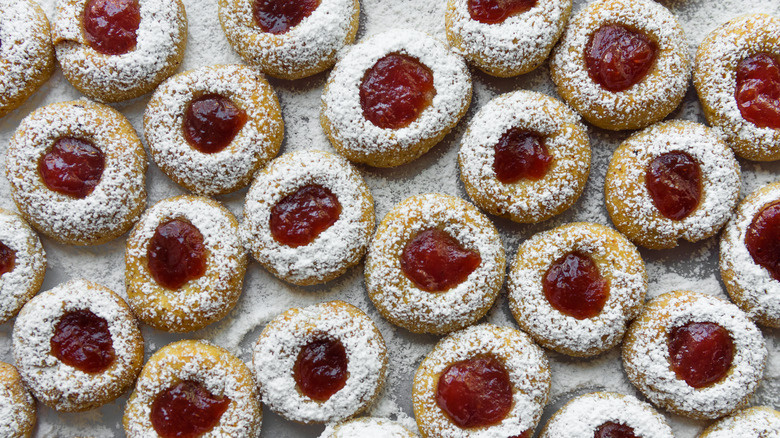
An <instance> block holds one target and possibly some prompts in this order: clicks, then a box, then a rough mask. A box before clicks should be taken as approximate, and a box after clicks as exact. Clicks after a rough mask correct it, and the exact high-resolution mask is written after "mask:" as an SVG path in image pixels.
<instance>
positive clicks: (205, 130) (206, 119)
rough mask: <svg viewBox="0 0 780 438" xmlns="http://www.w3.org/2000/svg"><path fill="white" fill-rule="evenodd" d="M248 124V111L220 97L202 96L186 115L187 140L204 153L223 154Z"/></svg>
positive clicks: (188, 109)
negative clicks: (221, 152)
mask: <svg viewBox="0 0 780 438" xmlns="http://www.w3.org/2000/svg"><path fill="white" fill-rule="evenodd" d="M245 123H246V112H245V111H244V110H242V109H241V108H239V107H237V106H236V105H235V104H234V103H233V101H232V100H230V99H228V98H227V97H223V96H220V95H219V94H207V95H205V96H201V97H199V98H197V99H195V100H193V101H192V102H190V104H189V105H188V106H187V110H186V111H185V113H184V123H183V128H184V138H185V139H186V140H187V143H189V144H190V146H192V147H194V148H195V149H197V150H199V151H201V152H203V153H204V154H214V153H217V152H220V151H222V150H223V149H225V148H226V147H227V145H229V144H230V142H232V141H233V138H235V137H236V134H238V131H240V130H241V128H243V127H244V124H245Z"/></svg>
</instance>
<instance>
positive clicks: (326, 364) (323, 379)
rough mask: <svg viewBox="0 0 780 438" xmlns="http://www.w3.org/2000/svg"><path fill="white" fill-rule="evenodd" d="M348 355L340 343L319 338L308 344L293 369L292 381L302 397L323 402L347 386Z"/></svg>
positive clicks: (335, 340)
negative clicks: (296, 385) (293, 380)
mask: <svg viewBox="0 0 780 438" xmlns="http://www.w3.org/2000/svg"><path fill="white" fill-rule="evenodd" d="M348 364H349V359H347V352H346V350H345V349H344V345H342V344H341V341H339V340H338V339H329V338H319V339H315V340H313V341H311V342H309V343H308V344H306V345H305V346H304V347H303V348H302V349H301V352H300V353H298V358H297V359H296V360H295V365H294V367H293V378H294V379H295V383H297V384H298V389H300V391H301V392H302V393H303V395H305V396H307V397H309V398H310V399H312V400H316V401H320V402H324V401H327V400H328V399H330V398H331V396H333V394H335V393H337V392H339V391H340V390H341V389H342V388H343V387H344V385H346V383H347V377H348V374H347V365H348Z"/></svg>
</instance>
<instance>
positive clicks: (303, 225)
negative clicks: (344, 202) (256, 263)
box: [269, 184, 341, 248]
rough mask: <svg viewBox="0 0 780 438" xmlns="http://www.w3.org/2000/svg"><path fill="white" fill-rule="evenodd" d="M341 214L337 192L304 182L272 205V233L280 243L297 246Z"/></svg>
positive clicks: (315, 235)
mask: <svg viewBox="0 0 780 438" xmlns="http://www.w3.org/2000/svg"><path fill="white" fill-rule="evenodd" d="M340 216H341V203H340V202H339V200H338V198H337V197H336V195H334V194H333V192H331V191H330V189H328V188H327V187H323V186H321V185H316V184H312V185H308V186H303V187H301V188H300V189H298V190H296V191H295V192H294V193H292V194H290V195H287V196H285V197H284V198H283V199H282V200H281V201H279V203H278V204H276V205H274V206H273V208H272V209H271V219H270V220H269V226H270V227H271V235H272V236H273V238H274V240H276V241H277V242H279V243H280V244H282V245H286V246H290V247H293V248H297V247H299V246H306V245H308V244H310V243H311V242H313V241H314V239H316V238H317V236H319V235H320V234H321V233H322V232H323V231H325V230H327V229H328V228H330V227H331V225H333V224H334V223H336V221H337V220H338V219H339V217H340Z"/></svg>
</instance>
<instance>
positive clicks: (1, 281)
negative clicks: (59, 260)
mask: <svg viewBox="0 0 780 438" xmlns="http://www.w3.org/2000/svg"><path fill="white" fill-rule="evenodd" d="M45 274H46V252H45V251H44V250H43V246H42V245H41V241H40V239H38V235H36V234H35V232H34V231H33V230H32V229H31V228H30V226H29V225H27V223H26V222H24V220H23V219H22V218H21V217H19V216H17V215H16V214H13V213H11V212H9V211H6V210H3V209H0V324H2V323H4V322H6V321H8V320H9V319H11V318H13V317H14V315H16V313H17V312H19V309H21V308H22V306H23V305H24V303H26V302H27V301H29V300H30V298H32V297H34V296H35V294H37V293H38V291H39V290H40V289H41V284H42V283H43V277H44V275H45ZM0 436H2V434H0Z"/></svg>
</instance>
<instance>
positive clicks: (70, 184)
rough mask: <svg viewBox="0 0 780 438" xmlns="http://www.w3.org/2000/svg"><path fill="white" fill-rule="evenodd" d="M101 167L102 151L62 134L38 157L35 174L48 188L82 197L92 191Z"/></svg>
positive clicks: (102, 167) (102, 163) (90, 144)
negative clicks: (62, 136) (61, 136)
mask: <svg viewBox="0 0 780 438" xmlns="http://www.w3.org/2000/svg"><path fill="white" fill-rule="evenodd" d="M105 166H106V161H105V158H104V157H103V152H101V151H100V149H98V148H96V147H95V146H94V145H93V144H92V143H91V142H89V141H87V140H82V139H78V138H71V137H66V138H61V139H59V140H57V141H56V142H54V145H53V146H52V147H51V149H49V151H48V152H46V153H45V154H44V155H43V157H41V160H40V162H38V173H39V174H40V175H41V178H42V179H43V183H44V184H45V185H46V187H48V188H50V189H51V190H54V191H55V192H59V193H62V194H64V195H68V196H72V197H74V198H78V199H84V198H86V197H87V196H89V195H90V194H91V193H92V191H93V190H95V186H97V185H98V183H99V182H100V177H101V176H103V169H105Z"/></svg>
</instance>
